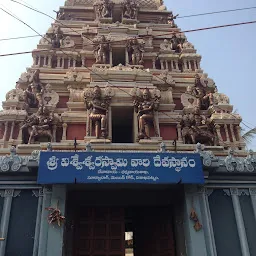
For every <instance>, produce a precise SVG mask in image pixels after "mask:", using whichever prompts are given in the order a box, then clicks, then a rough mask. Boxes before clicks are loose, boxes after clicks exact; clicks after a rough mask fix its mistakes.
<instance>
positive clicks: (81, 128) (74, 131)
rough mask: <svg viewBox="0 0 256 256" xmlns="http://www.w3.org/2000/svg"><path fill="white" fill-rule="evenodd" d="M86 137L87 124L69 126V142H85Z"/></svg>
mask: <svg viewBox="0 0 256 256" xmlns="http://www.w3.org/2000/svg"><path fill="white" fill-rule="evenodd" d="M85 135H86V124H68V128H67V140H74V139H75V138H76V139H77V140H83V139H84V137H85Z"/></svg>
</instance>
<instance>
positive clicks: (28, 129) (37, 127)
mask: <svg viewBox="0 0 256 256" xmlns="http://www.w3.org/2000/svg"><path fill="white" fill-rule="evenodd" d="M53 120H54V116H53V113H52V112H50V111H49V110H48V109H47V108H46V107H43V106H40V107H39V109H38V111H37V113H36V114H33V115H32V116H30V117H29V118H28V119H27V120H26V121H25V124H24V125H23V126H22V127H21V129H22V131H23V143H28V144H32V143H34V142H35V141H40V139H43V140H44V141H45V140H46V141H48V142H51V141H52V123H53Z"/></svg>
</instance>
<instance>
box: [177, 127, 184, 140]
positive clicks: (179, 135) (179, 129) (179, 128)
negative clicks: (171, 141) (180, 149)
mask: <svg viewBox="0 0 256 256" xmlns="http://www.w3.org/2000/svg"><path fill="white" fill-rule="evenodd" d="M177 132H178V141H179V142H183V140H182V135H181V125H180V124H177Z"/></svg>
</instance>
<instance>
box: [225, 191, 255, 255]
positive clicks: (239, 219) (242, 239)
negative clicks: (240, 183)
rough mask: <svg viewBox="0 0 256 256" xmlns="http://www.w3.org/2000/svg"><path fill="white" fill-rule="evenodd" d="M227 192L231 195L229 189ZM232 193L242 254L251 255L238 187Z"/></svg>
mask: <svg viewBox="0 0 256 256" xmlns="http://www.w3.org/2000/svg"><path fill="white" fill-rule="evenodd" d="M225 192H226V193H227V195H229V192H228V190H225ZM230 195H231V198H232V203H233V207H234V212H235V218H236V224H237V231H238V236H239V240H240V245H241V250H242V254H243V256H250V251H249V246H248V241H247V235H246V231H245V226H244V220H243V214H242V209H241V205H240V201H239V197H238V189H237V188H231V189H230Z"/></svg>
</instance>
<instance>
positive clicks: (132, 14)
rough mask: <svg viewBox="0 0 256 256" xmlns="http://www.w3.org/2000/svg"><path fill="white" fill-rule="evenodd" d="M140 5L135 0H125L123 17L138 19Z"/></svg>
mask: <svg viewBox="0 0 256 256" xmlns="http://www.w3.org/2000/svg"><path fill="white" fill-rule="evenodd" d="M137 13H138V5H137V4H136V2H135V1H132V0H125V1H124V3H123V17H124V18H126V19H137Z"/></svg>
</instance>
